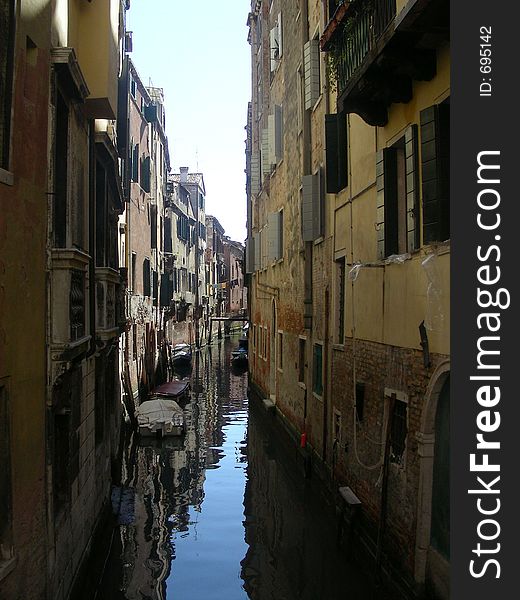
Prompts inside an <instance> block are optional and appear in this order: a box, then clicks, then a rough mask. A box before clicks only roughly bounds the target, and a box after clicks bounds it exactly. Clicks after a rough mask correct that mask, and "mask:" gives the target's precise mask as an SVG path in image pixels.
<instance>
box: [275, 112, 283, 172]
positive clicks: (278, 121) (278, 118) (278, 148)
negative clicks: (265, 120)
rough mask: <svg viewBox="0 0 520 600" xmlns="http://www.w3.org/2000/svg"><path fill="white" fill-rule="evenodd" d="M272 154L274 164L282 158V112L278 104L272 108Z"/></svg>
mask: <svg viewBox="0 0 520 600" xmlns="http://www.w3.org/2000/svg"><path fill="white" fill-rule="evenodd" d="M274 154H275V159H276V162H277V163H278V162H280V161H281V160H282V157H283V112H282V107H281V106H280V105H279V104H275V106H274Z"/></svg>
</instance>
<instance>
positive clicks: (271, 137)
mask: <svg viewBox="0 0 520 600" xmlns="http://www.w3.org/2000/svg"><path fill="white" fill-rule="evenodd" d="M275 127H276V121H275V115H268V116H267V148H268V150H267V156H268V163H269V170H271V168H272V166H273V165H274V166H276V163H277V162H278V161H277V156H276V131H275Z"/></svg>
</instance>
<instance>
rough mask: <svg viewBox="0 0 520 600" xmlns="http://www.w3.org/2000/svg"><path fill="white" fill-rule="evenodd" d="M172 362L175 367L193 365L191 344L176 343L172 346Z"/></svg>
mask: <svg viewBox="0 0 520 600" xmlns="http://www.w3.org/2000/svg"><path fill="white" fill-rule="evenodd" d="M172 363H173V366H174V367H188V366H189V365H191V346H190V345H189V344H176V345H175V346H174V347H173V348H172Z"/></svg>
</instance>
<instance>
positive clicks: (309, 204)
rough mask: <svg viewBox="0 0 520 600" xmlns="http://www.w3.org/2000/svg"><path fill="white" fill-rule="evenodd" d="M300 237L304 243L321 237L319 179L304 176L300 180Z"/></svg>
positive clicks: (316, 175) (315, 176) (321, 220)
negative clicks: (301, 189) (301, 190)
mask: <svg viewBox="0 0 520 600" xmlns="http://www.w3.org/2000/svg"><path fill="white" fill-rule="evenodd" d="M302 187H303V194H302V236H303V241H304V242H313V241H314V240H316V239H318V238H319V237H320V235H322V222H323V219H322V206H321V205H322V193H321V177H320V174H319V173H317V174H315V175H304V176H303V178H302Z"/></svg>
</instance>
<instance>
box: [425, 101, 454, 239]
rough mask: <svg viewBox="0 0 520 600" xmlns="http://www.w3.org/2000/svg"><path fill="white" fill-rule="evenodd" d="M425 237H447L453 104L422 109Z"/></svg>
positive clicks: (448, 227)
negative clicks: (450, 127) (450, 121)
mask: <svg viewBox="0 0 520 600" xmlns="http://www.w3.org/2000/svg"><path fill="white" fill-rule="evenodd" d="M420 122H421V171H422V213H423V241H424V243H425V244H429V243H430V242H437V241H443V240H446V239H448V238H449V235H450V225H449V223H450V220H449V106H447V105H446V106H445V105H434V106H430V107H429V108H426V109H425V110H422V111H421V115H420Z"/></svg>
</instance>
